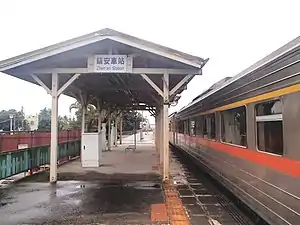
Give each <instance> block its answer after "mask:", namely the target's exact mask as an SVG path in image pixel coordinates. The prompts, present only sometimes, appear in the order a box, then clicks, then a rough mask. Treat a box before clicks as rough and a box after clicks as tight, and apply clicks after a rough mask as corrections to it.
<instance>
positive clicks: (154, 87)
mask: <svg viewBox="0 0 300 225" xmlns="http://www.w3.org/2000/svg"><path fill="white" fill-rule="evenodd" d="M141 76H142V78H143V79H144V80H146V81H147V82H148V84H150V85H151V87H153V89H154V90H155V91H157V93H158V94H159V95H160V96H161V97H164V93H163V92H162V90H160V88H159V87H158V86H157V85H156V84H155V83H154V82H153V81H152V80H151V79H150V78H149V77H148V76H147V75H146V74H141Z"/></svg>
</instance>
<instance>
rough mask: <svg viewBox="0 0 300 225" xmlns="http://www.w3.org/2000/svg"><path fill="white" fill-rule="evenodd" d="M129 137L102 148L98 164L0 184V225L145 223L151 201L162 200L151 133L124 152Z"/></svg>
mask: <svg viewBox="0 0 300 225" xmlns="http://www.w3.org/2000/svg"><path fill="white" fill-rule="evenodd" d="M132 141H133V136H128V137H126V138H124V144H123V145H119V146H118V147H114V148H113V149H112V151H111V152H104V153H103V158H102V162H103V163H102V165H101V166H100V167H97V168H82V167H81V163H80V160H79V159H78V160H74V161H72V162H69V163H66V164H64V165H62V166H59V167H58V179H59V181H58V183H57V184H56V185H50V184H49V183H48V181H49V171H44V172H42V173H37V174H35V175H34V176H28V177H25V178H24V179H22V180H21V181H18V182H16V183H12V184H9V185H6V186H5V187H4V188H3V187H2V188H0V225H17V224H18V225H19V224H98V225H100V224H103V225H104V224H105V225H123V224H126V225H127V224H128V225H129V224H130V225H133V224H134V225H143V224H151V218H152V216H153V215H151V209H152V207H153V204H154V205H157V204H163V203H164V195H163V190H162V187H161V176H160V175H159V171H158V168H157V163H158V160H157V159H158V158H157V155H156V150H155V148H154V146H153V136H152V135H145V138H144V140H143V141H138V146H137V150H136V151H127V152H126V151H124V149H125V148H126V147H127V146H128V145H130V144H131V143H132Z"/></svg>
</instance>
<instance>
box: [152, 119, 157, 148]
mask: <svg viewBox="0 0 300 225" xmlns="http://www.w3.org/2000/svg"><path fill="white" fill-rule="evenodd" d="M153 139H154V143H155V147H156V150H157V142H156V140H157V116H155V129H154V133H153Z"/></svg>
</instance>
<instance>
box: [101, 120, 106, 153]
mask: <svg viewBox="0 0 300 225" xmlns="http://www.w3.org/2000/svg"><path fill="white" fill-rule="evenodd" d="M101 135H102V138H101V140H102V145H101V146H102V151H106V147H107V146H106V123H102V128H101Z"/></svg>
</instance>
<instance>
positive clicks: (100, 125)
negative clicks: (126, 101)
mask: <svg viewBox="0 0 300 225" xmlns="http://www.w3.org/2000/svg"><path fill="white" fill-rule="evenodd" d="M98 113H99V115H98V124H97V125H98V137H99V138H98V148H99V162H100V164H101V159H102V151H103V144H102V143H103V141H104V142H105V140H104V139H102V138H103V135H102V132H103V131H102V123H101V122H102V121H101V120H102V117H101V110H100V104H98Z"/></svg>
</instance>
